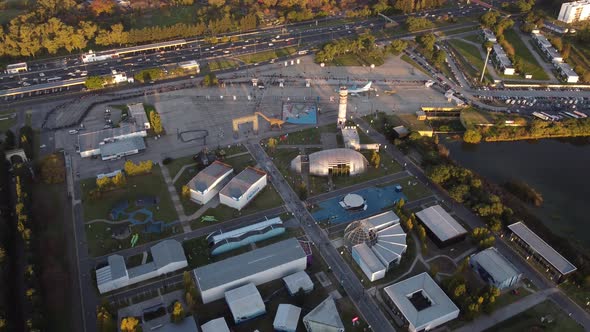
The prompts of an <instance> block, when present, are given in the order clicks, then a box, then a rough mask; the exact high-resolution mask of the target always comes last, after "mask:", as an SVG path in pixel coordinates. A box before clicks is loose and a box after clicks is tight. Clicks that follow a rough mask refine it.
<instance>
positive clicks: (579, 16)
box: [557, 0, 590, 23]
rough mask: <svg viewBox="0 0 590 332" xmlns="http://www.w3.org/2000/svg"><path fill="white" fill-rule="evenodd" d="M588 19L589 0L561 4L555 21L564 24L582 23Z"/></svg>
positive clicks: (589, 10) (589, 16) (589, 14)
mask: <svg viewBox="0 0 590 332" xmlns="http://www.w3.org/2000/svg"><path fill="white" fill-rule="evenodd" d="M588 18H590V0H580V1H573V2H565V3H562V4H561V8H560V10H559V15H557V20H559V21H562V22H565V23H573V22H579V21H584V20H587V19H588Z"/></svg>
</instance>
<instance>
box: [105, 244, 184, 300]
mask: <svg viewBox="0 0 590 332" xmlns="http://www.w3.org/2000/svg"><path fill="white" fill-rule="evenodd" d="M150 252H151V254H152V258H153V259H152V261H151V262H149V263H146V264H141V265H138V266H136V267H132V268H129V269H127V266H126V265H125V259H124V258H123V257H122V256H120V255H111V256H109V257H108V258H107V262H108V264H107V265H106V266H104V267H101V268H99V269H97V270H96V283H97V286H98V291H99V293H101V294H104V293H106V292H110V291H112V290H115V289H118V288H121V287H125V286H129V285H132V284H135V283H138V282H142V281H145V280H148V279H151V278H154V277H158V276H161V275H164V274H166V273H170V272H174V271H177V270H180V269H182V268H185V267H187V266H188V262H187V260H186V256H185V255H184V249H183V248H182V245H181V244H180V243H179V242H178V241H176V240H164V241H161V242H160V243H158V244H156V245H154V246H153V247H151V248H150Z"/></svg>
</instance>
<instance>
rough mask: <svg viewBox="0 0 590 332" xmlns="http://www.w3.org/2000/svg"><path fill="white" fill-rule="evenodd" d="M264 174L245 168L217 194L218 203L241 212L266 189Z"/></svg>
mask: <svg viewBox="0 0 590 332" xmlns="http://www.w3.org/2000/svg"><path fill="white" fill-rule="evenodd" d="M266 178H267V176H266V172H264V171H262V170H259V169H257V168H254V167H246V168H245V169H244V170H243V171H241V172H240V174H238V175H236V176H235V177H234V178H233V179H231V180H230V181H229V182H228V183H227V184H226V185H225V187H223V189H221V191H220V192H219V202H220V203H221V204H224V205H227V206H229V207H231V208H234V209H236V210H238V211H239V210H241V209H242V208H244V207H245V206H246V205H247V204H248V203H250V201H251V200H252V199H253V198H254V197H255V196H256V195H257V194H259V193H260V192H261V191H262V189H264V187H266V184H267V182H266Z"/></svg>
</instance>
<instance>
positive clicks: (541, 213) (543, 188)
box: [441, 138, 590, 248]
mask: <svg viewBox="0 0 590 332" xmlns="http://www.w3.org/2000/svg"><path fill="white" fill-rule="evenodd" d="M441 141H442V140H441ZM444 144H445V145H446V146H447V147H448V148H449V150H450V151H451V158H453V159H454V160H455V161H457V162H458V163H459V164H461V165H462V166H464V167H466V168H469V169H472V170H473V171H475V172H477V173H479V174H481V175H483V176H484V177H486V178H488V179H490V180H492V181H493V182H495V183H497V184H502V183H504V182H506V181H507V180H510V179H521V180H523V181H525V182H526V183H528V184H529V185H530V186H531V187H533V188H535V190H537V191H538V192H540V193H541V194H542V195H543V199H544V203H543V205H542V206H541V207H534V206H532V205H529V206H530V209H531V211H532V212H533V213H534V214H535V215H536V216H538V217H539V218H540V219H541V220H542V221H543V223H544V224H545V225H546V226H547V227H548V228H549V229H551V230H552V231H553V232H555V233H556V234H558V235H560V236H562V237H566V238H570V239H572V240H575V241H576V242H577V243H579V244H581V245H582V246H584V247H586V248H590V139H588V138H583V139H568V140H557V139H545V140H538V141H517V142H498V143H481V144H477V145H473V144H466V143H463V142H461V141H457V140H450V139H445V140H444ZM525 222H526V220H525Z"/></svg>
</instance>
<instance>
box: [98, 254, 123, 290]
mask: <svg viewBox="0 0 590 332" xmlns="http://www.w3.org/2000/svg"><path fill="white" fill-rule="evenodd" d="M107 262H108V265H107V266H104V267H102V268H100V269H97V270H96V283H97V284H98V285H102V284H104V283H107V282H110V281H112V280H115V279H119V278H121V277H124V276H126V275H127V268H126V266H125V259H124V258H123V256H120V255H111V256H109V257H108V258H107Z"/></svg>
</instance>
